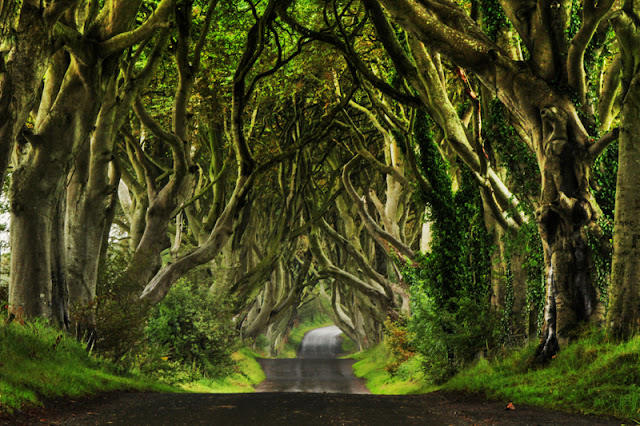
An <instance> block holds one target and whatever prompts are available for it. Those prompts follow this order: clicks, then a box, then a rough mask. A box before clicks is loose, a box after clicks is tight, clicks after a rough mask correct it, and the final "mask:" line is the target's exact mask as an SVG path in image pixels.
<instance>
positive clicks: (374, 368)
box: [350, 343, 436, 395]
mask: <svg viewBox="0 0 640 426" xmlns="http://www.w3.org/2000/svg"><path fill="white" fill-rule="evenodd" d="M350 358H353V359H355V360H357V362H356V363H355V364H353V371H354V373H355V375H356V376H358V377H363V378H364V379H366V385H367V388H368V389H369V390H370V391H371V393H373V394H377V395H409V394H420V393H427V392H431V391H433V390H435V389H436V387H435V386H433V385H432V384H430V383H429V380H428V378H427V377H425V375H424V372H423V371H422V368H421V365H420V363H421V361H420V357H419V356H414V357H413V358H410V359H409V360H407V361H406V362H404V363H402V364H401V365H400V366H399V368H398V370H397V371H396V373H395V374H393V375H392V374H391V373H389V372H388V371H387V370H386V366H387V363H388V361H389V358H390V357H389V354H388V352H387V349H386V348H385V345H384V344H383V343H381V344H379V345H377V346H374V347H373V348H371V349H368V350H366V351H362V352H358V353H357V354H354V355H351V356H350Z"/></svg>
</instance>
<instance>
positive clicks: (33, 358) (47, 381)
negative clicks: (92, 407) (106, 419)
mask: <svg viewBox="0 0 640 426" xmlns="http://www.w3.org/2000/svg"><path fill="white" fill-rule="evenodd" d="M114 390H141V391H174V392H175V391H180V390H179V389H177V388H173V387H170V386H166V385H161V384H158V383H157V382H154V381H152V380H150V379H147V378H144V377H142V376H139V375H134V374H131V373H125V372H122V371H120V370H119V369H118V368H117V367H115V366H113V365H112V364H109V363H108V362H106V361H104V360H100V359H97V358H95V357H92V356H91V355H89V354H88V353H87V351H86V350H85V349H84V347H83V346H82V345H81V344H79V343H78V342H77V341H75V340H74V339H72V338H70V337H68V336H66V335H65V334H64V333H63V332H61V331H60V330H57V329H54V328H51V327H48V326H46V325H44V324H43V323H39V322H35V323H27V324H24V325H19V324H17V323H12V324H9V325H8V326H4V325H0V412H4V413H9V414H10V413H12V412H13V411H14V410H15V409H20V408H21V407H23V406H28V405H40V404H41V403H42V400H43V399H48V398H55V397H72V398H77V397H81V396H86V395H93V394H97V393H100V392H106V391H114Z"/></svg>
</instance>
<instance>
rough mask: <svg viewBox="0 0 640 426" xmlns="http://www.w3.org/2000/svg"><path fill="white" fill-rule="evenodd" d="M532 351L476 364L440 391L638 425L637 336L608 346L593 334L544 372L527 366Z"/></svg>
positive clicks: (639, 338)
mask: <svg viewBox="0 0 640 426" xmlns="http://www.w3.org/2000/svg"><path fill="white" fill-rule="evenodd" d="M534 351H535V346H530V347H528V348H525V349H523V350H520V351H517V352H515V353H513V354H511V355H508V356H506V357H504V358H503V359H498V360H495V361H491V362H489V361H486V360H481V361H479V362H478V363H476V365H475V366H473V367H471V368H469V369H467V370H465V371H463V372H461V373H459V374H458V375H457V376H455V377H454V378H453V379H451V380H450V381H449V382H448V383H446V384H445V385H444V386H443V389H450V390H467V391H474V392H480V393H484V394H486V396H487V397H489V398H500V399H505V400H510V401H513V403H514V404H516V406H517V404H518V403H520V404H527V405H536V406H542V407H546V408H552V409H558V410H563V411H570V412H582V413H585V414H605V415H613V416H616V417H622V418H626V419H632V420H633V419H635V421H636V422H639V423H640V336H637V337H636V338H635V339H633V340H631V341H629V342H627V343H623V344H613V343H610V342H608V341H607V340H606V338H605V337H604V336H603V335H602V333H599V332H597V333H593V334H592V335H590V336H588V337H585V338H583V339H581V340H579V341H576V342H574V343H573V344H571V345H569V347H568V348H566V349H564V350H563V351H561V352H560V353H558V355H557V356H556V357H555V358H554V359H553V360H552V361H551V362H550V364H549V365H548V366H546V367H545V368H537V369H534V368H531V367H530V365H529V363H528V360H529V359H531V357H532V355H533V352H534Z"/></svg>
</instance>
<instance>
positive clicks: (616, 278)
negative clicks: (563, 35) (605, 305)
mask: <svg viewBox="0 0 640 426" xmlns="http://www.w3.org/2000/svg"><path fill="white" fill-rule="evenodd" d="M631 14H633V16H631ZM632 18H633V19H632ZM638 19H639V18H638V16H637V15H636V14H635V13H634V12H633V11H624V12H622V11H621V12H619V13H618V14H617V16H615V18H614V19H613V22H614V27H615V30H616V35H617V37H618V39H619V41H620V46H621V52H622V58H623V78H622V81H623V92H622V93H623V96H622V98H623V102H622V111H621V118H622V130H621V131H620V139H619V146H618V152H619V154H618V180H617V184H616V203H615V228H614V232H613V259H612V271H611V283H610V290H609V312H608V317H607V328H608V332H609V334H611V335H612V336H614V337H616V338H623V339H625V338H629V337H631V336H632V335H633V334H634V333H637V332H638V331H640V231H639V230H638V226H639V225H640V222H639V221H638V219H637V216H638V209H639V208H640V169H639V168H638V165H639V164H640V121H639V120H638V116H639V115H640V72H638V63H639V62H640V52H638V48H637V45H638V42H639V41H640V31H638V28H637V27H636V24H635V22H637V21H638Z"/></svg>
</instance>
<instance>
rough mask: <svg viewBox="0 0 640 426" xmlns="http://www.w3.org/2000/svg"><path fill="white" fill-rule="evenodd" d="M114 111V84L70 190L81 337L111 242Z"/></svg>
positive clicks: (72, 297)
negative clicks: (109, 216)
mask: <svg viewBox="0 0 640 426" xmlns="http://www.w3.org/2000/svg"><path fill="white" fill-rule="evenodd" d="M115 106H116V105H115V84H114V83H113V82H112V84H111V85H110V88H109V90H108V93H107V96H105V100H104V102H103V104H102V107H101V113H100V114H99V116H98V120H97V123H96V130H95V131H94V134H93V136H92V138H91V143H90V144H88V143H87V144H84V145H83V146H82V148H81V150H80V152H79V154H78V156H77V157H76V161H75V167H74V169H73V170H72V172H71V180H70V183H69V187H68V189H67V200H66V202H67V217H66V223H65V226H66V240H67V241H66V258H67V268H68V269H67V270H68V285H69V306H70V307H71V308H72V309H74V308H76V309H77V310H78V312H82V315H80V316H78V315H76V318H75V320H76V327H75V328H76V330H75V331H76V334H77V336H78V337H81V336H82V334H83V333H84V332H85V329H88V330H92V329H93V327H94V324H93V323H94V319H93V315H92V314H91V313H90V312H89V311H87V309H86V308H87V305H88V304H89V303H90V302H91V301H93V300H94V299H95V297H96V287H97V282H98V268H99V266H100V261H101V259H102V252H103V247H104V241H103V240H104V239H105V238H107V237H108V228H109V226H110V221H108V220H107V214H108V212H109V209H108V203H107V198H108V196H109V195H110V194H111V193H113V192H114V190H115V188H113V187H112V186H111V185H110V184H112V183H111V182H109V164H110V162H111V159H112V155H113V154H112V149H113V141H114V135H113V125H114V118H115V112H116V108H115Z"/></svg>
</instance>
